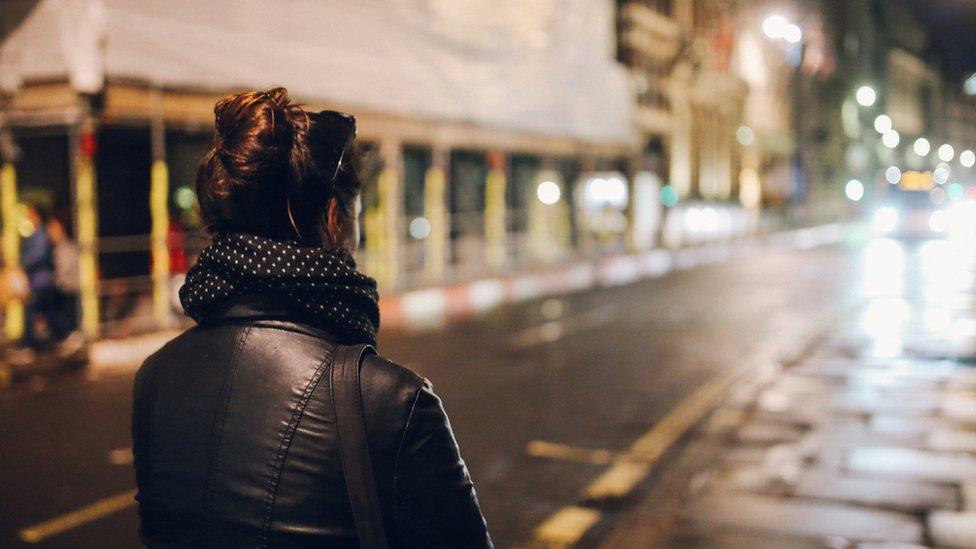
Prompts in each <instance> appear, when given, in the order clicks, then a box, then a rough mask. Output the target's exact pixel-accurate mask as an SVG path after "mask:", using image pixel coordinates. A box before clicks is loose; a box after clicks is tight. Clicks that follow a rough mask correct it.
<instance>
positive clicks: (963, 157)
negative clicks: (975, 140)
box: [959, 149, 976, 168]
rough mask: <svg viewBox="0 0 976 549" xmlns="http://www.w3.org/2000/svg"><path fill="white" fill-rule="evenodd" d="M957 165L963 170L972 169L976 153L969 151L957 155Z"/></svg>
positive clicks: (975, 162)
mask: <svg viewBox="0 0 976 549" xmlns="http://www.w3.org/2000/svg"><path fill="white" fill-rule="evenodd" d="M959 163H960V164H962V167H963V168H972V167H973V166H974V165H976V153H974V152H973V151H971V150H969V149H966V150H964V151H962V152H961V153H959Z"/></svg>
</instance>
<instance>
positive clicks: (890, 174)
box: [885, 166, 901, 185]
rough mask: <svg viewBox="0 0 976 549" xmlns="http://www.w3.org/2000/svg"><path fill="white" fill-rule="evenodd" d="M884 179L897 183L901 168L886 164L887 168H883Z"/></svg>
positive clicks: (899, 179) (899, 178) (893, 183)
mask: <svg viewBox="0 0 976 549" xmlns="http://www.w3.org/2000/svg"><path fill="white" fill-rule="evenodd" d="M885 181H887V182H888V183H891V184H892V185H897V184H898V182H899V181H901V169H899V168H898V166H888V169H887V170H885Z"/></svg>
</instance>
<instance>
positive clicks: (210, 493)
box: [203, 327, 251, 539]
mask: <svg viewBox="0 0 976 549" xmlns="http://www.w3.org/2000/svg"><path fill="white" fill-rule="evenodd" d="M250 332H251V328H250V327H246V328H244V331H243V332H241V334H240V336H239V339H238V341H237V347H236V348H235V349H234V356H233V358H232V359H231V369H230V372H229V373H228V375H227V380H226V381H225V382H224V385H223V387H221V392H222V394H221V399H220V402H219V404H218V408H217V414H216V415H215V416H214V433H213V436H214V444H213V453H212V454H211V455H210V457H209V460H208V464H207V466H208V467H207V468H208V470H209V475H208V477H207V486H206V490H205V491H204V496H203V497H204V516H205V517H207V539H209V538H210V537H211V536H212V535H213V526H214V498H215V497H216V494H215V488H216V485H217V477H218V476H219V474H220V449H221V446H222V445H223V435H224V425H225V423H226V422H227V408H228V407H229V406H230V395H231V392H232V389H233V385H234V380H235V379H236V378H237V367H238V365H239V364H240V357H241V351H242V350H243V349H244V342H245V341H246V340H247V336H248V335H249V334H250Z"/></svg>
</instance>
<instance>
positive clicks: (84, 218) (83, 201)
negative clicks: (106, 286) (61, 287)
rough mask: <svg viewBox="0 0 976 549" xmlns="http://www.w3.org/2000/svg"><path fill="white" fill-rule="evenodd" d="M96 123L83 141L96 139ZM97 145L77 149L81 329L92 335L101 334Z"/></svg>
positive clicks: (88, 126)
mask: <svg viewBox="0 0 976 549" xmlns="http://www.w3.org/2000/svg"><path fill="white" fill-rule="evenodd" d="M94 139H95V137H94V123H93V122H92V121H91V120H90V119H89V120H87V121H86V122H85V123H84V124H83V125H82V129H81V135H80V142H82V143H84V142H85V141H90V142H92V143H94ZM93 153H94V147H86V146H84V145H82V146H81V147H80V150H76V151H75V208H76V210H77V223H78V248H79V253H78V283H79V294H80V297H81V329H82V331H83V332H84V333H85V335H87V336H88V337H89V338H95V337H98V321H99V319H98V317H99V314H98V213H97V205H96V202H95V200H96V199H95V192H96V189H95V159H94V158H93Z"/></svg>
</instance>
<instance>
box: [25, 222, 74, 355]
mask: <svg viewBox="0 0 976 549" xmlns="http://www.w3.org/2000/svg"><path fill="white" fill-rule="evenodd" d="M24 221H25V222H26V228H27V229H28V230H29V231H30V232H29V234H28V235H27V236H24V237H23V238H22V239H21V244H20V266H21V268H22V269H23V270H24V273H25V274H26V275H27V282H28V286H29V288H30V296H29V297H28V299H27V305H26V307H25V309H24V335H23V338H22V339H21V343H22V345H23V348H22V349H20V350H18V351H17V352H16V353H15V354H14V355H12V360H13V361H14V362H29V361H32V360H33V359H34V352H35V351H36V350H37V348H38V345H39V338H38V334H37V328H38V325H39V323H40V321H41V320H43V321H44V322H45V324H46V326H47V331H48V334H49V335H50V337H51V339H52V340H53V341H55V342H59V343H60V342H62V341H63V340H64V339H65V338H66V337H67V336H68V334H70V333H71V331H72V329H73V323H71V322H68V321H67V320H66V319H65V318H64V316H63V315H62V314H61V313H60V307H61V298H60V293H59V292H58V289H57V286H56V284H55V276H54V246H53V244H52V242H51V237H50V235H49V234H48V231H47V225H46V223H47V221H48V220H47V216H46V215H45V214H44V212H43V211H42V210H41V209H40V208H39V207H38V206H36V205H33V204H27V205H26V206H25V208H24Z"/></svg>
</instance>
